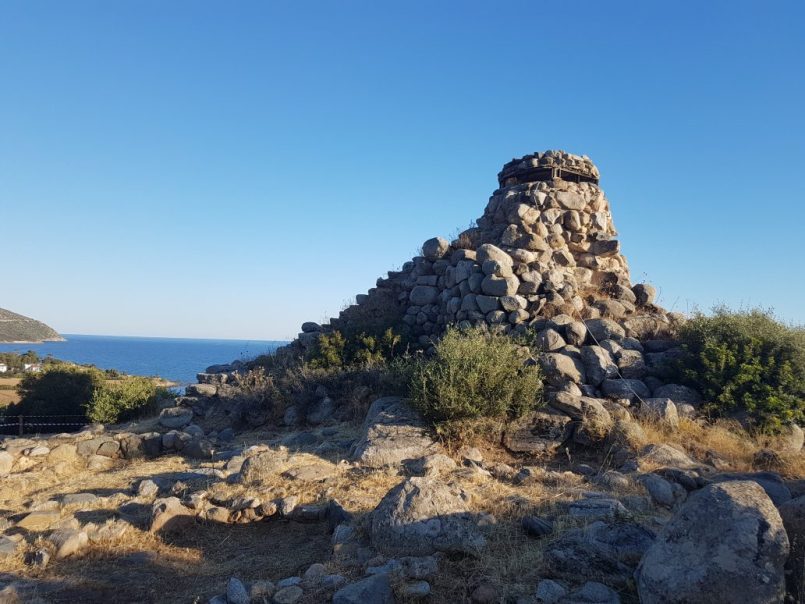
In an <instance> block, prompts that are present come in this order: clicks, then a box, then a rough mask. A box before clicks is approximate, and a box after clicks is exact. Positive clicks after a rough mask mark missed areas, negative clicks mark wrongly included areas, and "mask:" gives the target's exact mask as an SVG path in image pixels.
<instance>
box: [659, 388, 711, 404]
mask: <svg viewBox="0 0 805 604" xmlns="http://www.w3.org/2000/svg"><path fill="white" fill-rule="evenodd" d="M653 396H654V398H670V399H671V400H672V401H674V402H675V403H677V404H679V403H687V404H688V405H693V406H694V407H698V406H699V405H701V403H702V395H701V394H699V393H698V392H696V391H695V390H694V389H693V388H690V387H689V386H682V385H680V384H665V385H663V386H660V387H659V388H657V389H656V390H655V391H654V395H653Z"/></svg>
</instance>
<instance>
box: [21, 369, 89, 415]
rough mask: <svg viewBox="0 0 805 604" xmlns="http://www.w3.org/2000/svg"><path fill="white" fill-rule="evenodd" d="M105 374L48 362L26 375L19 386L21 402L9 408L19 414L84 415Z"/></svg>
mask: <svg viewBox="0 0 805 604" xmlns="http://www.w3.org/2000/svg"><path fill="white" fill-rule="evenodd" d="M102 386H103V373H101V372H100V371H99V370H97V369H89V368H85V367H76V366H72V365H46V366H45V368H44V371H42V372H41V373H30V374H26V375H25V377H23V378H22V381H21V382H20V383H19V385H18V386H17V392H18V393H19V395H20V402H19V403H17V404H16V405H14V406H13V408H12V409H9V411H10V412H11V413H13V414H19V415H83V414H84V411H85V408H86V405H87V404H88V403H89V401H90V400H92V397H93V395H94V394H95V391H96V390H98V389H99V388H101V387H102Z"/></svg>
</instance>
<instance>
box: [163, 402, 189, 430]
mask: <svg viewBox="0 0 805 604" xmlns="http://www.w3.org/2000/svg"><path fill="white" fill-rule="evenodd" d="M191 421H193V410H192V409H188V408H187V407H168V408H167V409H163V410H162V411H161V412H160V414H159V423H160V425H162V426H164V427H166V428H174V429H178V428H184V427H185V426H186V425H187V424H189V423H190V422H191Z"/></svg>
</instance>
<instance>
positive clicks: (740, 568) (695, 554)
mask: <svg viewBox="0 0 805 604" xmlns="http://www.w3.org/2000/svg"><path fill="white" fill-rule="evenodd" d="M787 557H788V537H787V536H786V533H785V529H784V528H783V521H782V520H781V518H780V514H779V513H778V512H777V508H775V507H774V504H773V503H772V501H771V499H769V497H768V496H767V495H766V493H765V492H764V491H763V489H762V488H760V487H759V486H758V485H757V484H755V483H753V482H729V483H721V484H713V485H710V486H707V487H705V488H704V489H702V490H701V491H698V492H696V493H694V494H693V495H691V496H690V498H689V499H688V500H687V502H686V503H685V504H684V505H683V506H682V507H681V508H680V509H679V511H678V512H677V514H676V515H675V516H674V517H673V518H672V519H671V520H670V522H668V524H666V526H665V527H664V529H663V530H662V532H661V533H660V535H659V536H658V537H657V540H656V541H655V543H654V545H652V546H651V547H650V548H649V550H648V551H647V552H646V555H645V556H644V557H643V560H642V561H641V562H640V567H639V568H638V593H639V596H640V602H641V603H643V604H653V603H663V604H672V603H677V602H678V603H680V604H681V603H683V602H684V603H685V604H699V603H701V604H713V603H717V602H723V603H725V604H726V603H732V602H752V603H753V604H766V603H768V604H772V603H779V602H782V601H783V599H784V597H785V576H784V573H783V565H784V564H785V561H786V558H787Z"/></svg>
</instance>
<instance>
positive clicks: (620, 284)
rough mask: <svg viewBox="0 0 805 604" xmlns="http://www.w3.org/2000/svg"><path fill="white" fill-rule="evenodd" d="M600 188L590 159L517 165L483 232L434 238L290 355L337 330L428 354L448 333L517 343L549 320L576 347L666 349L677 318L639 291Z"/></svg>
mask: <svg viewBox="0 0 805 604" xmlns="http://www.w3.org/2000/svg"><path fill="white" fill-rule="evenodd" d="M598 180H599V172H598V169H597V168H596V167H595V165H594V164H593V163H592V161H590V159H589V158H588V157H586V156H578V155H573V154H570V153H566V152H564V151H546V152H544V153H533V154H530V155H526V156H524V157H522V158H520V159H514V160H512V161H510V162H508V163H507V164H506V165H504V166H503V169H502V170H501V172H500V173H499V174H498V183H499V188H498V189H497V190H495V191H494V193H493V194H492V196H491V197H490V199H489V202H488V203H487V205H486V208H485V210H484V213H483V215H482V216H481V217H480V218H479V219H478V220H477V222H476V226H473V227H471V228H469V229H467V230H465V231H464V232H462V233H461V234H460V235H459V236H458V237H457V238H456V239H455V240H454V241H452V242H449V241H447V240H446V239H443V238H441V237H435V238H433V239H429V240H428V241H426V242H425V243H424V244H423V246H422V254H421V255H420V256H417V257H415V258H413V259H411V260H410V261H408V262H406V263H405V264H404V265H403V266H402V269H401V270H399V271H390V272H389V273H388V276H387V277H382V278H380V279H378V281H377V284H376V287H374V288H372V289H370V290H369V291H368V293H366V294H360V295H358V296H357V297H356V304H354V305H352V306H350V307H349V308H347V309H345V310H344V311H342V312H341V314H340V315H339V317H338V318H336V319H332V320H331V321H330V322H329V324H326V325H318V324H316V323H305V324H304V325H303V326H302V333H301V334H299V337H298V340H297V341H295V342H294V344H293V347H295V348H296V349H297V350H299V349H300V348H301V349H302V350H305V349H308V348H310V347H311V346H314V345H315V342H316V340H317V339H318V337H319V334H321V333H327V332H330V331H332V330H336V329H338V330H342V331H346V332H349V331H356V330H363V329H367V328H369V329H384V328H386V327H393V326H400V327H402V326H405V328H406V329H407V330H409V333H411V334H412V335H413V336H414V337H415V339H416V340H417V341H418V343H419V344H420V345H421V346H423V347H428V346H429V345H430V344H431V342H432V338H433V337H434V336H438V335H439V334H440V333H442V332H443V331H444V329H445V328H446V327H447V326H448V325H458V326H461V327H467V326H471V325H483V324H486V325H488V326H489V327H490V328H494V329H496V330H500V331H503V332H506V333H508V332H523V331H525V330H526V329H529V328H535V329H537V330H544V329H545V327H546V326H549V321H550V326H553V327H556V328H557V329H556V331H558V332H560V333H561V332H564V333H562V335H563V337H564V338H565V340H566V341H567V343H568V344H573V345H576V346H581V345H582V344H584V343H585V342H587V343H593V342H592V341H591V340H592V339H607V336H608V335H610V334H611V333H612V332H614V333H616V334H618V336H619V337H626V338H637V339H646V338H662V337H663V336H664V335H666V334H667V333H668V332H669V328H670V327H671V326H672V323H673V322H674V321H675V320H676V318H677V317H675V316H674V315H672V314H671V315H669V314H668V313H666V312H665V311H664V310H663V309H661V308H660V307H658V306H656V305H655V304H654V298H655V293H656V292H655V289H654V288H653V287H652V286H650V285H647V284H637V285H632V283H631V281H630V277H629V267H628V264H627V262H626V259H625V258H624V256H623V255H622V253H621V247H620V242H619V241H618V239H617V232H616V230H615V227H614V224H613V221H612V214H611V211H610V205H609V201H608V200H607V198H606V196H605V195H604V192H603V191H602V190H601V188H600V187H599V186H598ZM579 323H581V325H579ZM596 334H598V335H601V336H603V337H601V338H597V337H596Z"/></svg>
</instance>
